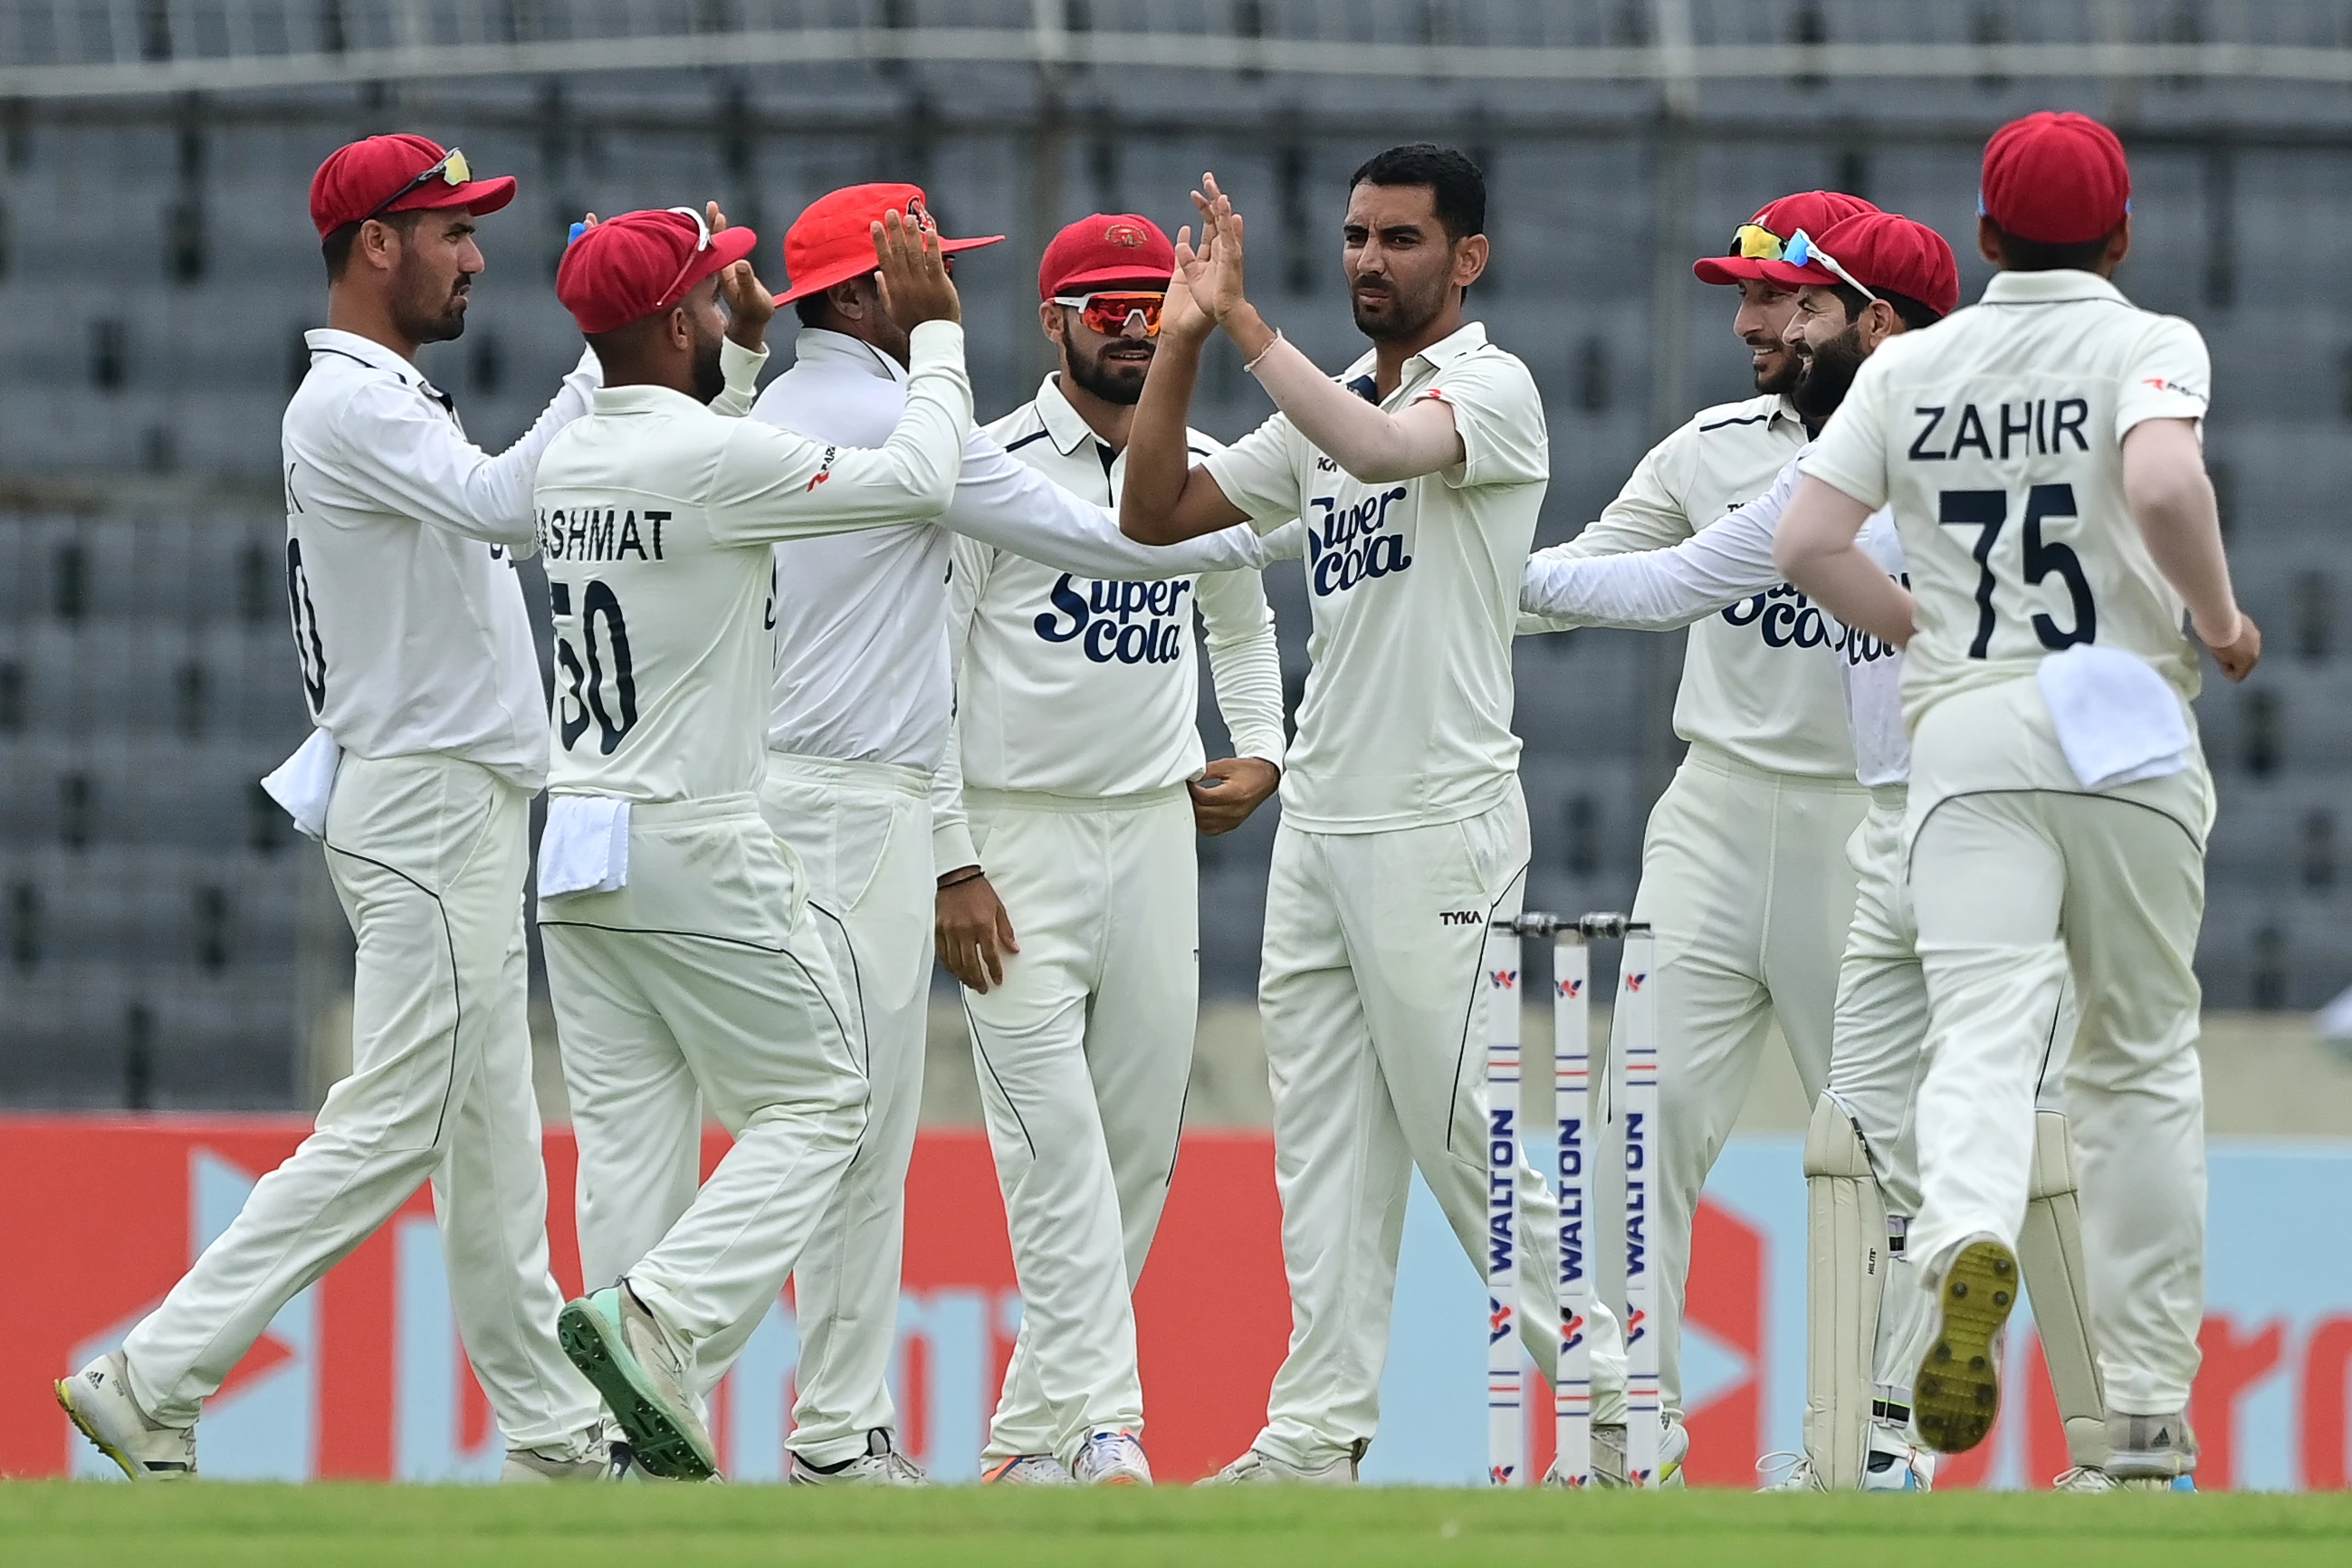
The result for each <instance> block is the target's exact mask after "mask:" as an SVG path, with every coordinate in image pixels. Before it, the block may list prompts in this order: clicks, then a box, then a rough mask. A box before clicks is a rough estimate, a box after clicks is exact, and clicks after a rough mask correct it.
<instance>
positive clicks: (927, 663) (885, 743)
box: [751, 327, 1265, 773]
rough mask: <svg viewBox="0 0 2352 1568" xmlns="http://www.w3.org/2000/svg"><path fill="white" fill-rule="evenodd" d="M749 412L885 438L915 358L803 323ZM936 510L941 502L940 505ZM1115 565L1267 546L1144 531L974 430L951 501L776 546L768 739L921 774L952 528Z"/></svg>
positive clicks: (1227, 537) (934, 708) (936, 704)
mask: <svg viewBox="0 0 2352 1568" xmlns="http://www.w3.org/2000/svg"><path fill="white" fill-rule="evenodd" d="M794 353H795V356H796V357H795V358H794V361H793V366H792V368H791V369H790V370H787V371H786V372H784V374H782V375H780V376H778V377H776V379H775V380H774V381H772V382H771V383H769V384H768V386H767V389H766V390H765V391H763V392H761V394H760V398H759V402H758V403H757V404H756V405H753V407H752V410H751V416H752V417H753V418H754V419H759V420H763V421H765V422H766V423H768V424H770V425H773V426H779V427H780V428H782V429H786V430H792V431H796V432H798V433H799V434H801V435H803V436H807V437H813V438H814V439H816V440H819V441H829V442H838V443H840V444H841V445H844V446H853V447H874V446H879V445H880V444H881V443H882V441H883V440H884V439H885V438H886V437H888V435H889V434H890V430H891V427H892V426H895V425H896V424H897V423H898V416H899V414H900V413H901V412H902V411H903V410H904V409H905V407H906V404H907V384H908V382H907V371H906V367H904V366H903V365H901V364H899V363H898V361H896V360H894V359H892V358H890V357H889V356H888V355H887V354H885V353H881V352H880V351H878V350H877V349H875V348H873V347H872V346H870V345H869V344H867V343H865V342H860V341H859V340H858V339H856V338H853V337H850V336H848V335H846V334H845V333H842V332H835V331H824V330H823V329H821V328H811V327H804V328H803V329H802V330H801V333H800V336H799V339H798V341H797V342H796V343H795V346H794ZM935 510H936V509H935ZM950 534H967V535H969V536H971V537H972V538H974V539H981V540H985V541H987V542H989V543H991V544H993V545H996V546H997V547H999V548H1002V549H1009V550H1015V551H1019V552H1022V553H1024V554H1027V555H1031V556H1034V557H1037V558H1040V559H1044V560H1048V561H1054V562H1056V563H1059V564H1060V565H1062V566H1065V567H1068V568H1071V569H1073V570H1076V571H1080V572H1095V573H1100V574H1104V575H1106V576H1114V577H1116V576H1121V575H1125V576H1129V577H1160V576H1170V575H1176V574H1183V573H1187V572H1199V571H1203V570H1213V569H1215V568H1217V567H1221V566H1235V565H1244V564H1245V565H1257V564H1260V563H1263V561H1264V560H1265V551H1264V547H1263V546H1261V545H1260V544H1259V543H1258V542H1257V539H1256V536H1255V534H1253V533H1252V532H1251V531H1249V530H1248V529H1245V528H1233V529H1227V530H1225V531H1223V532H1221V533H1217V534H1213V535H1210V536H1209V537H1207V538H1203V539H1197V540H1190V541H1187V542H1185V543H1183V544H1181V545H1169V546H1165V547H1155V546H1152V545H1148V544H1139V543H1137V542H1134V541H1133V540H1130V539H1129V538H1128V537H1127V536H1126V535H1124V534H1122V533H1120V532H1119V531H1118V519H1117V518H1116V517H1114V516H1112V515H1111V514H1110V513H1108V512H1107V511H1105V510H1102V509H1101V508H1100V507H1098V506H1095V505H1092V504H1090V503H1089V502H1088V501H1087V500H1082V499H1080V498H1079V497H1077V496H1075V495H1072V494H1070V493H1069V492H1067V491H1066V490H1063V489H1058V488H1056V487H1055V485H1053V484H1052V483H1050V482H1048V481H1047V480H1045V479H1043V478H1041V477H1040V476H1039V475H1038V474H1036V473H1035V472H1034V471H1033V470H1032V469H1030V468H1027V467H1026V466H1024V464H1021V463H1019V462H1016V461H1014V460H1013V459H1012V458H1008V457H1006V456H1005V455H1004V450H1003V447H999V446H998V445H997V444H996V443H995V442H993V441H991V440H988V439H987V438H986V437H982V436H981V435H980V434H979V433H977V432H974V434H973V435H972V437H971V440H970V441H969V442H968V443H967V445H966V447H965V450H964V456H963V466H962V469H961V473H960V475H959V477H958V479H957V482H956V491H955V499H954V500H951V501H950V503H949V505H948V509H947V511H946V513H945V514H944V515H937V516H933V515H925V516H922V517H919V518H916V517H911V516H910V517H908V518H906V519H902V520H900V526H898V527H896V528H877V529H870V530H866V531H862V532H858V533H854V534H840V535H836V536H835V537H831V538H823V539H797V540H793V541H792V542H789V543H785V544H781V545H779V546H777V554H776V645H777V658H776V672H775V682H774V691H773V713H772V718H771V721H770V723H769V727H768V746H769V748H770V749H771V750H772V751H777V752H790V753H793V754H795V755H800V756H812V757H825V758H829V759H831V760H833V761H836V762H881V763H899V764H901V765H904V766H908V767H916V768H920V769H922V770H923V771H924V772H926V773H928V772H929V771H931V770H932V769H934V768H936V767H938V766H939V765H940V758H941V757H942V755H944V753H945V752H946V750H947V743H948V726H949V724H950V719H951V715H952V714H953V712H954V710H955V693H954V685H953V682H952V681H950V679H949V677H948V644H947V580H948V571H949V552H948V544H949V536H950Z"/></svg>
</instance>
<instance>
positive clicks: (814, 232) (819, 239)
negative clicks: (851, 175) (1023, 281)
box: [776, 184, 1003, 305]
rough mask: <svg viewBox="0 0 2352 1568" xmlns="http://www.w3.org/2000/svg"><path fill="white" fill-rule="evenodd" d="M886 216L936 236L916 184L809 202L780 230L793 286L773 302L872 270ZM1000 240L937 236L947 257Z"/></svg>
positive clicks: (844, 191)
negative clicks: (893, 214)
mask: <svg viewBox="0 0 2352 1568" xmlns="http://www.w3.org/2000/svg"><path fill="white" fill-rule="evenodd" d="M892 211H895V212H897V213H898V214H899V215H900V216H903V217H906V218H909V219H912V220H914V221H916V222H919V223H920V224H921V225H922V226H923V227H924V228H926V229H929V231H930V232H931V233H933V234H939V232H940V226H939V223H938V220H936V219H935V218H933V217H932V216H931V215H930V210H929V202H928V201H926V199H925V198H924V195H923V188H922V187H921V186H920V185H892V184H878V185H845V186H843V187H842V188H841V189H840V190H837V191H835V192H833V193H831V194H830V195H822V196H819V197H817V199H816V200H814V201H813V202H811V203H809V205H808V206H807V207H806V208H805V209H804V210H803V212H802V213H801V216H798V217H796V218H794V219H793V226H792V227H790V228H788V229H786V230H785V231H784V272H785V275H786V276H787V277H789V278H790V279H792V285H793V286H792V291H791V292H790V293H787V294H780V295H778V296H777V297H776V303H777V304H779V305H788V304H790V303H792V301H793V300H798V299H802V298H804V297H805V296H807V295H810V294H814V293H818V292H820V291H822V290H824V289H830V288H832V287H833V286H834V285H835V284H836V283H846V282H848V281H849V280H850V279H853V278H856V277H858V276H859V275H860V274H863V273H867V272H871V271H873V270H874V269H875V267H876V260H875V256H874V226H875V225H876V224H877V223H880V222H881V221H882V215H883V214H884V213H886V212H892ZM1001 239H1003V235H1001V234H992V235H987V236H984V237H981V238H979V239H950V238H948V237H946V236H944V235H941V236H940V255H942V256H953V255H954V254H955V253H956V252H957V251H959V250H973V249H977V248H978V247H981V246H983V245H994V244H996V243H997V242H998V241H999V240H1001Z"/></svg>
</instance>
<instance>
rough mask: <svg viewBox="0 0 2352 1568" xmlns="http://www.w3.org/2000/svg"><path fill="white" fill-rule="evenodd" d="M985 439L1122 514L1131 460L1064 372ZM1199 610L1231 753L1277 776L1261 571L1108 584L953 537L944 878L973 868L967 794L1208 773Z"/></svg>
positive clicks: (1081, 789)
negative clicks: (1075, 401)
mask: <svg viewBox="0 0 2352 1568" xmlns="http://www.w3.org/2000/svg"><path fill="white" fill-rule="evenodd" d="M987 435H988V436H989V437H990V438H991V439H992V440H994V441H996V442H998V443H999V444H1001V445H1002V446H1003V447H1004V449H1005V450H1006V451H1007V452H1010V453H1012V454H1013V457H1014V458H1017V459H1018V460H1019V461H1021V462H1024V463H1026V464H1028V465H1029V466H1030V467H1031V468H1035V469H1036V470H1037V471H1038V472H1039V473H1041V474H1044V475H1045V477H1046V478H1048V479H1052V480H1053V481H1054V482H1055V484H1057V485H1059V486H1061V487H1062V488H1063V489H1066V490H1068V491H1069V492H1070V493H1071V494H1073V495H1076V496H1077V497H1079V498H1080V499H1082V500H1088V501H1093V502H1095V503H1097V504H1099V505H1101V506H1104V507H1108V508H1113V509H1115V508H1117V506H1118V497H1119V492H1120V490H1121V489H1123V488H1124V487H1125V485H1126V482H1127V454H1126V453H1125V452H1124V451H1118V452H1114V451H1113V450H1112V449H1111V447H1109V446H1108V444H1107V443H1105V442H1104V441H1103V439H1102V438H1101V437H1098V436H1097V435H1096V434H1095V433H1094V430H1093V429H1092V428H1091V427H1090V426H1088V425H1087V422H1086V420H1085V419H1084V418H1083V417H1082V416H1080V415H1079V413H1078V411H1077V410H1076V408H1073V407H1072V406H1071V405H1070V400H1069V399H1068V398H1066V397H1065V396H1064V395H1062V389H1061V385H1060V378H1059V376H1058V375H1049V376H1047V377H1046V378H1045V384H1044V385H1043V386H1041V387H1039V388H1038V389H1037V396H1036V399H1035V400H1034V402H1030V403H1026V404H1024V405H1022V406H1020V407H1019V408H1016V409H1014V410H1013V412H1012V413H1010V414H1008V415H1006V416H1004V417H1003V418H1002V419H1000V420H998V421H997V422H996V423H995V424H993V425H991V426H988V429H987ZM1185 442H1186V445H1187V447H1189V448H1190V449H1191V451H1192V457H1193V458H1194V460H1196V461H1197V460H1199V459H1201V458H1206V457H1209V456H1211V455H1212V454H1213V453H1215V452H1218V451H1221V450H1223V448H1222V447H1219V446H1218V444H1217V443H1216V442H1214V441H1213V440H1211V439H1210V438H1209V437H1206V436H1203V435H1202V434H1201V432H1199V431H1197V430H1188V431H1186V432H1185ZM1196 614H1197V615H1198V616H1199V617H1200V621H1201V626H1202V630H1203V631H1204V632H1205V633H1206V634H1207V639H1208V647H1209V668H1210V670H1211V672H1212V674H1213V677H1214V679H1215V681H1216V690H1217V708H1218V710H1219V711H1220V712H1221V713H1223V715H1224V720H1225V727H1226V728H1227V729H1228V730H1230V731H1232V733H1233V738H1234V754H1235V755H1237V756H1244V757H1263V758H1265V760H1266V761H1267V762H1270V763H1274V764H1275V765H1276V766H1277V767H1278V766H1280V765H1281V763H1282V758H1283V752H1284V749H1285V748H1284V740H1283V729H1282V655H1281V650H1280V648H1279V647H1278V646H1277V645H1276V641H1275V636H1274V612H1273V611H1272V610H1271V609H1269V608H1268V607H1267V605H1266V602H1265V584H1263V583H1261V582H1260V581H1259V578H1258V574H1257V573H1256V572H1255V571H1253V570H1248V569H1242V570H1237V571H1232V572H1211V573H1206V574H1201V575H1198V576H1191V577H1174V578H1165V579H1161V580H1160V581H1158V582H1137V581H1134V580H1131V579H1130V580H1120V579H1117V578H1110V579H1106V578H1100V577H1089V576H1086V575H1084V574H1078V573H1073V572H1065V571H1063V570H1061V569H1060V568H1058V567H1055V566H1048V565H1045V564H1043V563H1039V562H1035V561H1032V560H1030V559H1029V558H1027V557H1026V556H1023V555H1016V554H1014V553H1013V552H1010V551H1003V550H998V549H996V548H995V547H994V546H992V545H988V544H983V543H982V542H980V541H978V540H972V539H959V540H957V541H956V543H955V574H954V578H953V580H952V581H951V582H950V584H949V585H948V628H949V644H950V651H951V656H952V658H953V665H954V669H955V672H956V723H955V741H954V744H953V745H952V746H951V747H950V751H949V763H948V764H947V765H945V766H942V767H941V768H940V773H939V779H940V787H939V788H938V789H936V790H935V791H934V792H933V798H932V812H931V816H932V824H933V833H934V837H935V840H936V842H937V845H938V847H939V856H938V861H939V865H940V868H941V869H942V870H951V869H953V868H956V867H959V866H966V865H971V864H974V863H976V861H977V859H978V857H977V856H976V855H974V854H973V853H972V850H971V836H970V834H969V832H968V831H967V830H966V828H965V826H964V814H963V801H962V794H963V792H962V785H964V784H971V785H973V786H975V787H977V788H981V789H998V790H1029V791H1036V792H1041V793H1044V794H1048V795H1073V796H1078V797H1081V798H1086V799H1100V798H1103V797H1106V796H1113V795H1139V794H1141V793H1143V792H1145V791H1147V790H1156V789H1165V788H1167V787H1168V786H1169V785H1171V784H1181V783H1182V782H1183V781H1185V780H1187V779H1194V778H1198V777H1200V776H1201V773H1202V769H1203V768H1204V767H1205V765H1206V753H1205V752H1204V751H1203V750H1202V744H1201V731H1200V729H1199V726H1198V725H1197V723H1196V722H1195V719H1196V716H1197V715H1198V713H1199V711H1200V700H1201V697H1200V671H1199V666H1198V664H1197V663H1196V661H1195V658H1194V655H1193V652H1192V641H1193V638H1192V620H1193V616H1195V615H1196ZM958 856H961V858H956V857H958Z"/></svg>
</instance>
